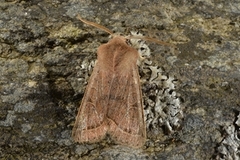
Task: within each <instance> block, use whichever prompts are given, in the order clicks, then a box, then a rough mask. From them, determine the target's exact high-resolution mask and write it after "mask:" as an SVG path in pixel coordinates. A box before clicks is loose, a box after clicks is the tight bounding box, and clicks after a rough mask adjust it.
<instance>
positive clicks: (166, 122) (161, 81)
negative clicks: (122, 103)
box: [130, 32, 183, 133]
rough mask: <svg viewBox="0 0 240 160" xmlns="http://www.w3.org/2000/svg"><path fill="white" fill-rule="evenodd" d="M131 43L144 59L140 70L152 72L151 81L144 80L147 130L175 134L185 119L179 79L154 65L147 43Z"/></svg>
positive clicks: (139, 41) (137, 41) (136, 41)
mask: <svg viewBox="0 0 240 160" xmlns="http://www.w3.org/2000/svg"><path fill="white" fill-rule="evenodd" d="M131 34H132V35H137V36H142V34H141V33H138V32H131ZM130 42H131V46H132V47H134V48H136V49H137V50H138V52H139V54H140V56H141V57H144V58H143V59H142V66H141V67H140V68H141V69H143V70H145V71H146V70H149V71H150V72H151V76H150V79H149V80H143V81H144V82H145V83H144V85H145V87H144V88H145V90H144V92H143V97H145V101H144V104H145V107H144V108H145V109H144V112H145V119H146V125H147V128H149V129H150V128H160V127H162V126H165V128H167V130H168V132H170V133H173V132H174V131H175V129H176V128H179V127H180V125H181V121H182V119H183V111H182V107H181V102H180V95H179V94H177V92H176V87H177V79H176V78H174V77H172V76H167V75H165V74H164V72H163V69H162V68H161V67H159V66H154V65H152V62H151V61H150V60H149V59H151V58H149V57H150V53H151V52H150V49H149V47H148V46H147V45H146V43H145V41H143V40H140V39H132V40H130ZM148 58H149V59H148ZM146 72H147V71H146Z"/></svg>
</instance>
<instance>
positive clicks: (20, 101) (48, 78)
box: [0, 0, 240, 160]
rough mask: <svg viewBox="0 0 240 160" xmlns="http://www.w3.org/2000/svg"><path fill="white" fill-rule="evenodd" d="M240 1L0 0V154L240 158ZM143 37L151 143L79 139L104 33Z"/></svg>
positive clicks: (143, 72)
mask: <svg viewBox="0 0 240 160" xmlns="http://www.w3.org/2000/svg"><path fill="white" fill-rule="evenodd" d="M239 6H240V2H239V1H237V0H229V1H210V0H203V1H191V0H185V1H178V0H171V1H155V0H153V1H143V0H141V1H135V0H133V1H121V0H113V1H109V0H97V1H86V0H70V1H67V0H53V1H47V0H42V1H39V0H32V1H20V0H15V1H13V0H5V1H4V0H1V1H0V13H1V14H0V74H1V76H0V158H1V159H64V160H65V159H70V160H74V159H168V160H169V159H170V160H171V159H178V160H179V159H186V160H187V159H200V160H201V159H203V160H205V159H240V152H239V150H240V140H239V139H240V131H239V128H240V125H239V116H240V115H239V113H240V99H239V98H240V47H239V46H240V41H239V37H240V7H239ZM77 14H80V15H81V17H83V18H84V19H87V20H89V21H92V22H96V23H99V24H101V25H103V26H105V27H107V28H109V29H111V30H113V31H114V32H121V33H123V34H124V35H128V34H129V31H139V32H141V33H144V34H145V35H146V36H148V37H154V38H157V39H160V40H162V41H166V42H168V43H171V44H174V45H176V47H169V46H161V45H159V44H154V43H147V44H148V47H149V48H150V51H151V54H150V56H149V57H148V58H147V60H145V61H144V64H142V65H140V66H139V72H140V76H141V81H142V90H143V95H144V96H143V99H144V104H145V111H144V112H145V117H146V119H147V136H148V139H147V142H146V144H145V145H144V147H143V148H141V149H131V148H127V147H124V146H120V145H115V144H114V143H113V142H112V141H111V140H110V139H109V137H107V138H106V139H104V140H102V141H101V142H99V143H96V144H77V143H75V142H73V140H72V139H71V130H72V127H73V123H74V121H75V116H76V113H77V109H78V107H79V104H80V101H81V100H82V97H83V94H84V90H85V87H86V84H87V80H88V78H89V75H90V74H91V71H92V67H93V65H94V61H95V60H96V54H95V53H96V50H97V48H98V46H99V45H101V44H103V43H106V42H107V41H108V39H109V38H108V34H107V33H104V32H103V31H100V30H99V29H97V28H93V27H91V26H88V25H85V24H83V23H82V22H80V21H79V20H78V19H77V18H76V15H77Z"/></svg>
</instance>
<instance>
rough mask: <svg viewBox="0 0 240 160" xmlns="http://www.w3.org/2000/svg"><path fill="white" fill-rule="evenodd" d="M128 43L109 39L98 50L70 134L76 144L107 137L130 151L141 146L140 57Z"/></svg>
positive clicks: (143, 135)
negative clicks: (127, 147)
mask: <svg viewBox="0 0 240 160" xmlns="http://www.w3.org/2000/svg"><path fill="white" fill-rule="evenodd" d="M78 18H79V19H80V20H81V21H82V22H84V23H86V24H89V25H92V26H95V27H97V28H100V29H102V30H104V31H106V32H108V33H109V34H111V35H113V33H112V32H111V31H110V30H109V29H107V28H105V27H103V26H101V25H99V24H96V23H93V22H89V21H86V20H83V19H82V18H81V17H80V16H78ZM130 38H131V37H130ZM132 38H139V37H136V36H135V37H132ZM141 38H142V39H144V38H143V37H141ZM128 39H129V37H123V36H119V35H113V38H112V39H111V40H110V41H109V42H108V43H106V44H103V45H101V46H100V47H99V48H98V51H97V62H96V64H95V67H94V69H93V72H92V75H91V76H90V79H89V81H88V86H87V88H86V91H85V94H84V97H83V99H82V102H81V105H80V108H79V111H78V114H77V117H76V121H75V124H74V127H73V131H72V136H73V139H74V140H75V141H76V142H80V143H82V142H89V143H94V142H98V141H100V140H102V139H103V138H104V137H105V136H106V134H108V135H110V137H111V139H112V140H113V141H114V142H115V143H117V144H122V145H127V146H130V147H134V148H139V147H142V146H143V145H144V143H145V140H146V127H145V121H144V113H143V101H142V92H141V86H140V78H139V73H138V67H137V60H138V59H139V58H140V57H141V56H140V55H139V53H138V51H137V50H136V49H134V48H132V47H131V46H129V45H128V44H127V40H128ZM146 39H147V40H149V38H146ZM151 41H156V40H154V39H151ZM157 43H161V44H162V42H159V41H157ZM163 43H164V42H163Z"/></svg>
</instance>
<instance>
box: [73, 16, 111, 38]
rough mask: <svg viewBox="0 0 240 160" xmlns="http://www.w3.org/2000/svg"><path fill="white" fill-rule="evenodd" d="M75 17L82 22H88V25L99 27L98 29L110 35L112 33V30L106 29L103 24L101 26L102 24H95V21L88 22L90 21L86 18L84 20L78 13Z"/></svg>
mask: <svg viewBox="0 0 240 160" xmlns="http://www.w3.org/2000/svg"><path fill="white" fill-rule="evenodd" d="M77 18H78V19H79V20H80V21H82V22H83V23H86V24H88V25H90V26H94V27H96V28H99V29H101V30H103V31H105V32H107V33H109V34H110V35H113V32H112V31H111V30H110V29H108V28H106V27H104V26H102V25H100V24H97V23H94V22H90V21H87V20H85V19H82V17H81V16H80V15H77Z"/></svg>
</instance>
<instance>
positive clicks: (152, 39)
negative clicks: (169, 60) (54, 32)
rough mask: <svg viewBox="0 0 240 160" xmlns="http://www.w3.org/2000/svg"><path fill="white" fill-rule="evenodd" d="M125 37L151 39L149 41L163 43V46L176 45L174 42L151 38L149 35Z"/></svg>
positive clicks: (129, 37) (128, 37)
mask: <svg viewBox="0 0 240 160" xmlns="http://www.w3.org/2000/svg"><path fill="white" fill-rule="evenodd" d="M126 38H127V39H142V40H145V41H151V42H154V43H158V44H161V45H165V46H171V47H176V46H175V45H174V44H170V43H167V42H164V41H160V40H159V39H156V38H151V37H145V36H135V35H134V36H127V37H126Z"/></svg>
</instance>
